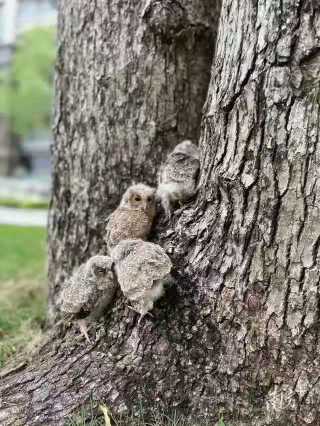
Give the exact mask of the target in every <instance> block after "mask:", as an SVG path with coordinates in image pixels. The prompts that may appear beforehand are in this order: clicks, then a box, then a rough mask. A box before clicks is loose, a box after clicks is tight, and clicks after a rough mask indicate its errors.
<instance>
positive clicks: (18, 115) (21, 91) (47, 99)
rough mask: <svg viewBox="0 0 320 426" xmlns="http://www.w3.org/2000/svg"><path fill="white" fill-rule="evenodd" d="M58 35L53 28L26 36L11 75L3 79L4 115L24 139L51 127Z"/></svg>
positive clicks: (0, 97)
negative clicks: (56, 38) (32, 131)
mask: <svg viewBox="0 0 320 426" xmlns="http://www.w3.org/2000/svg"><path fill="white" fill-rule="evenodd" d="M55 33H56V30H55V28H51V27H50V28H46V27H39V28H34V29H32V30H29V31H26V32H24V33H22V34H21V35H20V36H19V38H18V40H17V47H16V50H15V52H14V54H13V57H12V61H11V67H10V69H9V72H7V73H2V74H1V76H0V112H2V113H4V114H6V115H7V116H9V117H10V118H11V120H12V124H13V129H14V131H15V132H17V133H18V134H20V135H26V134H27V133H28V131H29V130H31V129H39V128H48V127H49V126H50V120H51V105H52V98H53V63H54V59H55V37H56V35H55Z"/></svg>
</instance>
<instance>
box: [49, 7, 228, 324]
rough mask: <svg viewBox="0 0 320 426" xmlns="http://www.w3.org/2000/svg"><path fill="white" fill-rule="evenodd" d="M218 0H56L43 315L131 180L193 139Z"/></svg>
mask: <svg viewBox="0 0 320 426" xmlns="http://www.w3.org/2000/svg"><path fill="white" fill-rule="evenodd" d="M219 2H220V0H181V1H180V2H179V1H176V0H174V1H171V0H165V1H163V2H158V1H156V0H151V1H146V2H142V1H138V0H132V1H124V0H112V1H108V2H106V1H102V0H80V1H68V2H65V1H60V5H59V31H58V43H59V45H58V64H57V78H56V112H55V126H54V139H55V142H54V145H53V149H52V154H53V191H52V201H51V213H50V221H49V252H48V255H49V280H50V283H51V287H50V294H49V305H48V313H47V319H48V323H49V324H52V322H53V320H54V316H55V311H56V306H55V305H56V300H57V296H58V294H59V292H60V287H61V284H62V283H63V281H64V279H65V277H66V276H68V275H69V274H70V273H71V271H72V268H73V267H74V266H75V265H78V264H79V263H81V262H82V261H84V260H86V259H87V258H88V257H89V256H90V255H91V254H96V253H98V252H99V251H101V250H103V240H102V236H103V231H104V219H105V218H106V217H107V216H108V215H109V214H110V212H111V211H113V210H114V209H115V208H116V206H117V205H118V203H119V200H120V197H121V194H122V193H123V192H124V191H125V189H127V187H128V186H130V185H131V184H132V182H134V181H135V182H136V183H138V182H140V181H143V182H145V183H148V184H150V185H155V183H156V175H157V171H158V168H159V166H160V164H161V160H163V159H164V158H165V157H166V155H167V152H168V150H171V149H172V147H173V146H174V145H176V144H177V143H178V142H181V141H182V140H183V139H185V138H188V139H192V140H194V141H197V140H198V138H199V131H200V120H201V114H202V107H203V104H204V101H205V98H206V94H207V90H208V85H209V80H210V67H211V64H212V58H213V54H214V40H215V36H216V31H217V27H218V18H219V12H220V6H219Z"/></svg>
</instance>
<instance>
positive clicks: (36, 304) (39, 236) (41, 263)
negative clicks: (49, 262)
mask: <svg viewBox="0 0 320 426" xmlns="http://www.w3.org/2000/svg"><path fill="white" fill-rule="evenodd" d="M45 240H46V230H45V228H33V227H22V226H7V225H0V306H1V311H0V366H1V365H2V364H3V363H4V362H5V361H6V360H7V359H8V357H10V356H12V355H13V354H14V353H15V352H17V351H18V350H20V349H22V348H24V347H26V345H27V344H29V343H30V342H32V341H33V340H34V339H36V338H37V336H39V335H40V332H41V327H40V325H41V322H42V320H43V317H44V304H45V298H46V278H45V250H46V248H45V244H46V241H45Z"/></svg>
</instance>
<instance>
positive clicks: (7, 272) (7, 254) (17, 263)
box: [0, 225, 227, 426]
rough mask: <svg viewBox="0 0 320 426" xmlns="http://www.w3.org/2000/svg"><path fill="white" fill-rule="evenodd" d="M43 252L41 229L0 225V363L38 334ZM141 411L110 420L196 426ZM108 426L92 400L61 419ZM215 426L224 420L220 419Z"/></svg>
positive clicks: (127, 425)
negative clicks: (74, 412)
mask: <svg viewBox="0 0 320 426" xmlns="http://www.w3.org/2000/svg"><path fill="white" fill-rule="evenodd" d="M45 255H46V230H45V228H41V227H23V226H8V225H0V306H1V311H0V367H1V366H2V365H3V364H4V363H5V362H6V361H8V359H9V358H11V357H12V356H13V355H14V354H15V353H17V352H18V351H20V350H22V349H24V348H26V347H28V346H30V347H31V346H32V345H33V344H34V343H36V342H37V341H39V340H40V339H41V337H42V332H41V326H42V324H43V319H44V309H45V301H46V291H47V282H46V272H45ZM101 405H102V406H103V401H101ZM142 411H143V410H142ZM142 411H141V413H140V414H138V415H135V416H132V417H125V418H121V417H118V418H114V419H113V421H112V424H114V425H115V426H147V425H148V426H200V425H189V424H187V423H185V422H184V421H183V420H182V419H181V418H180V417H179V415H178V414H177V413H174V412H173V413H172V412H171V413H170V414H168V413H166V412H162V413H161V412H159V411H156V412H155V413H154V415H153V417H152V419H145V418H143V414H142ZM108 425H109V424H108V422H107V421H105V420H104V418H103V415H102V412H101V410H100V409H99V407H98V406H97V405H96V403H89V404H86V406H85V408H84V409H82V410H80V411H79V412H78V413H77V414H75V415H72V416H70V417H69V418H67V419H66V421H65V426H108ZM201 426H209V425H201ZM210 426H214V425H210ZM218 426H227V425H225V424H224V423H223V421H222V419H220V420H219V422H218Z"/></svg>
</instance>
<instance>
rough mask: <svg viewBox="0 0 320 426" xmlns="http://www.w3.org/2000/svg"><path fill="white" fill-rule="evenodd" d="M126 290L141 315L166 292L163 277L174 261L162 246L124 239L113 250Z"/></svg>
mask: <svg viewBox="0 0 320 426" xmlns="http://www.w3.org/2000/svg"><path fill="white" fill-rule="evenodd" d="M112 259H113V260H114V262H115V270H116V273H117V276H118V281H119V284H120V287H121V290H122V292H123V294H124V295H125V296H126V297H127V298H128V299H129V300H130V301H131V302H132V303H133V309H134V310H136V311H137V312H139V313H140V315H141V317H140V319H139V323H140V321H141V319H142V318H143V317H144V316H145V315H146V314H147V313H148V312H149V311H150V310H151V309H152V308H153V304H154V302H155V301H156V300H157V299H159V298H160V297H161V295H162V294H163V279H164V278H165V277H166V275H168V274H169V272H170V270H171V267H172V263H171V260H170V258H169V257H168V256H167V254H166V253H165V251H164V250H163V248H162V247H160V246H158V245H156V244H153V243H149V242H145V241H142V240H137V239H129V240H124V241H121V242H120V243H119V244H118V245H117V246H116V247H115V249H114V250H113V252H112Z"/></svg>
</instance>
